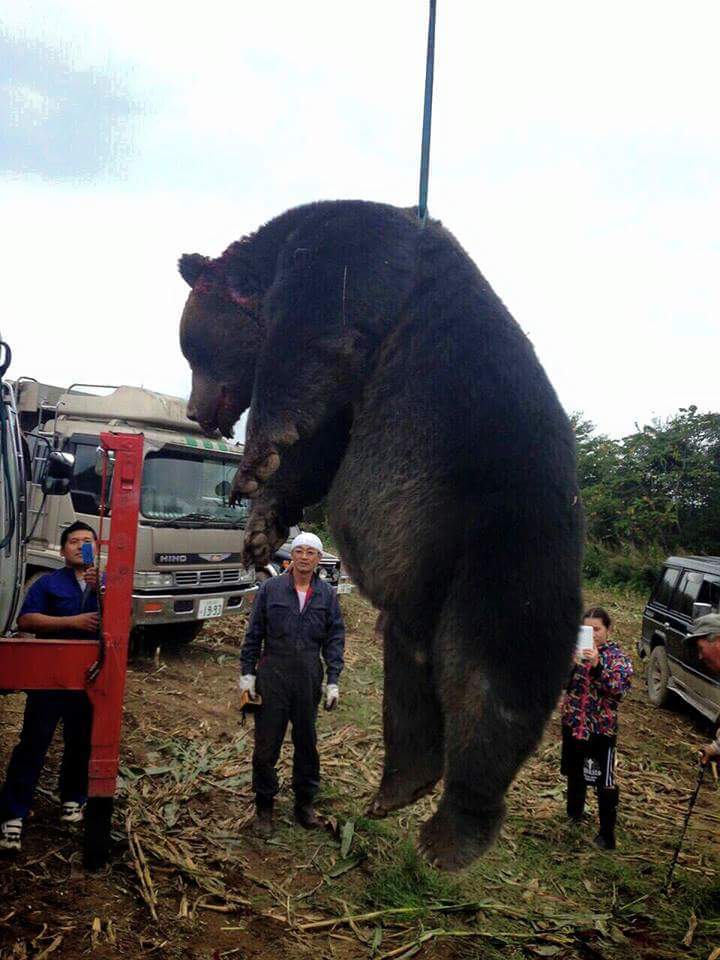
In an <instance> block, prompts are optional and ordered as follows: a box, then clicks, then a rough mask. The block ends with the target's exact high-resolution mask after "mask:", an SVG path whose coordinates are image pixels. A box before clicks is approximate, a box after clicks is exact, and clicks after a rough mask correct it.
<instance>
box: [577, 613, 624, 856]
mask: <svg viewBox="0 0 720 960" xmlns="http://www.w3.org/2000/svg"><path fill="white" fill-rule="evenodd" d="M583 624H585V625H586V626H589V627H592V630H593V644H594V648H593V650H592V651H591V652H590V653H587V654H586V655H585V656H584V657H583V658H582V659H581V660H578V661H577V662H576V664H575V666H574V667H573V669H572V672H571V674H570V682H569V683H568V687H567V691H566V693H565V697H564V698H563V702H562V738H563V742H562V761H561V766H560V770H561V772H562V773H563V774H564V775H565V776H566V777H567V781H568V788H567V812H568V817H570V819H571V820H572V821H574V822H575V823H579V822H580V821H581V820H582V818H583V812H584V809H585V794H586V791H587V787H588V785H591V786H594V787H595V789H596V790H597V797H598V811H599V814H600V832H599V833H598V835H597V836H596V837H595V843H596V844H597V845H598V846H599V847H602V848H603V849H605V850H614V849H615V824H616V821H617V807H618V800H619V791H618V788H617V786H616V784H615V747H616V742H617V725H618V724H617V710H618V704H619V703H620V700H622V698H623V696H624V695H625V694H626V693H627V691H628V690H629V689H630V680H631V678H632V675H633V668H632V663H631V662H630V660H629V658H628V657H626V656H625V654H624V653H623V652H622V650H620V648H619V647H618V646H617V645H616V644H614V643H613V642H612V640H611V639H610V631H611V621H610V616H609V614H608V612H607V611H606V610H605V609H604V608H603V607H592V608H591V609H590V610H587V611H586V612H585V614H584V616H583Z"/></svg>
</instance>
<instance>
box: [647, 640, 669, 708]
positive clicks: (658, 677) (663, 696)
mask: <svg viewBox="0 0 720 960" xmlns="http://www.w3.org/2000/svg"><path fill="white" fill-rule="evenodd" d="M645 677H646V680H647V691H648V700H649V701H650V703H653V704H655V706H656V707H662V706H664V705H665V704H666V703H667V702H668V699H669V697H670V691H669V690H668V681H669V680H670V664H669V663H668V658H667V653H666V652H665V647H663V646H662V645H658V646H657V647H653V649H652V650H651V651H650V656H649V657H648V663H647V672H646V674H645Z"/></svg>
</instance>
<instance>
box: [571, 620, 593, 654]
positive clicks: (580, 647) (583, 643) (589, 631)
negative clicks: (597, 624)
mask: <svg viewBox="0 0 720 960" xmlns="http://www.w3.org/2000/svg"><path fill="white" fill-rule="evenodd" d="M594 649H595V644H594V642H593V628H592V627H586V626H584V625H583V626H582V627H580V629H579V630H578V637H577V644H576V645H575V659H576V660H583V659H585V658H587V657H588V656H590V654H591V653H592V652H593V650H594Z"/></svg>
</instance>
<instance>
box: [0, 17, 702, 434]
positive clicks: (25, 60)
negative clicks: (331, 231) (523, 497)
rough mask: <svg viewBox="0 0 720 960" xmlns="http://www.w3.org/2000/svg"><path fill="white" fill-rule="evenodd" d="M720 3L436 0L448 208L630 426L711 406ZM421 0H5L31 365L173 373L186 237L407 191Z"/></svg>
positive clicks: (15, 295) (536, 332) (99, 378)
mask: <svg viewBox="0 0 720 960" xmlns="http://www.w3.org/2000/svg"><path fill="white" fill-rule="evenodd" d="M719 28H720V5H719V4H718V3H717V2H716V0H713V2H707V3H705V2H692V0H687V2H686V3H683V4H680V3H677V2H662V0H653V2H643V0H633V2H631V3H628V2H627V0H622V2H613V0H608V2H605V3H603V4H601V5H598V4H590V3H587V2H581V0H572V2H554V0H547V2H546V3H543V4H538V3H536V2H534V0H529V2H527V3H521V2H514V0H503V2H499V0H496V2H494V3H491V2H485V3H483V2H480V0H438V23H437V50H436V73H435V105H434V118H433V142H432V157H431V170H430V196H429V206H430V213H431V214H432V215H433V216H436V217H438V218H439V219H441V220H442V221H443V222H444V223H445V225H446V226H447V227H448V228H449V229H450V230H452V231H453V233H455V234H456V236H457V237H458V239H459V240H460V242H461V243H462V244H463V245H464V246H465V248H466V249H467V250H468V252H469V253H470V255H471V256H472V257H473V258H474V259H475V261H476V262H477V264H478V266H479V267H480V269H481V270H482V271H483V273H484V274H485V276H486V277H487V278H488V280H489V281H490V283H491V284H492V286H493V287H494V288H495V290H496V291H497V292H498V294H499V295H500V296H501V297H502V299H503V300H504V301H505V303H506V304H507V305H508V306H509V308H510V309H511V311H512V312H513V314H514V316H515V317H516V319H517V320H518V322H519V323H520V325H521V326H522V328H523V329H524V330H525V331H526V332H527V333H528V334H529V336H530V338H531V340H532V341H533V343H534V345H535V348H536V350H537V353H538V355H539V357H540V359H541V361H542V362H543V364H544V366H545V368H546V370H547V371H548V373H549V375H550V378H551V379H552V381H553V383H554V385H555V387H556V389H557V391H558V393H559V395H560V399H561V401H562V403H563V404H564V406H565V408H566V409H567V410H568V411H573V410H582V411H584V413H585V415H586V417H588V418H590V419H591V420H593V421H594V422H595V423H596V424H597V426H598V428H599V429H600V430H602V431H603V432H606V433H609V434H610V435H612V436H621V435H623V434H625V433H628V432H631V431H632V430H633V429H634V424H635V423H636V422H639V423H640V424H641V425H642V424H643V423H645V422H648V421H649V420H650V419H651V418H652V417H656V416H659V417H665V416H668V415H670V414H672V413H674V412H675V411H677V409H678V408H679V407H681V406H686V405H688V404H690V403H695V404H697V405H698V406H699V407H700V409H702V410H718V409H719V405H718V394H717V389H716V384H717V381H718V372H717V371H718V361H719V359H720V350H719V346H720V333H718V329H719V327H720V324H718V315H719V314H720V310H719V309H718V308H719V306H720V293H719V290H720V283H719V278H720V231H719V226H718V225H719V224H720V176H719V173H720V171H719V170H718V164H719V161H718V157H719V156H720V130H719V120H718V116H719V111H718V103H717V99H718V90H719V89H720V58H718V55H717V42H718V36H719V35H720V29H719ZM426 29H427V3H426V0H382V2H380V0H364V2H363V3H354V2H350V0H306V2H304V3H299V2H297V0H264V2H263V3H262V4H259V3H257V2H256V0H234V2H229V0H227V2H221V0H205V2H204V3H202V4H189V3H182V2H181V3H174V4H170V3H169V2H157V0H156V2H154V3H153V2H152V0H143V2H137V0H124V2H123V3H122V4H110V3H99V4H98V3H97V2H94V0H62V2H61V3H60V2H53V0H24V2H23V3H22V4H20V3H18V2H17V0H12V2H10V0H0V264H1V266H0V273H1V275H2V300H1V308H0V329H1V330H2V334H3V336H4V337H5V339H7V340H9V341H10V342H11V345H12V347H13V351H14V358H15V359H14V363H13V370H12V372H14V374H15V375H20V374H25V375H29V376H34V377H37V378H38V379H41V380H46V381H49V382H53V383H68V382H71V381H85V382H87V381H92V382H101V383H129V384H138V385H139V384H142V385H144V386H147V387H151V388H153V389H157V390H161V391H164V392H168V393H174V394H178V395H181V396H187V393H188V391H189V380H190V378H189V371H188V368H187V365H186V363H185V361H184V359H183V357H182V355H181V353H180V350H179V346H178V336H177V327H178V319H179V316H180V313H181V310H182V305H183V302H184V300H185V297H186V294H187V287H186V286H185V284H184V283H183V281H182V280H181V278H180V276H179V274H178V273H177V268H176V262H177V259H178V256H179V255H180V254H181V253H183V252H194V251H199V252H201V253H204V254H208V255H212V256H216V255H218V254H219V253H221V251H222V250H223V249H224V248H225V247H226V246H227V245H228V244H229V243H230V242H231V241H233V240H235V239H237V238H239V237H240V236H242V235H243V234H245V233H248V232H250V231H252V230H254V229H255V228H256V227H257V226H259V225H260V224H261V223H263V222H265V221H266V220H268V219H270V218H271V217H273V216H274V215H276V214H278V213H281V212H282V211H283V210H285V209H287V208H288V207H290V206H294V205H296V204H299V203H305V202H308V201H311V200H316V199H335V198H343V197H352V198H361V199H369V200H380V201H385V202H389V203H394V204H398V205H400V206H409V205H411V204H413V203H416V202H417V181H418V169H419V143H420V127H421V110H422V95H423V82H424V65H425V43H426Z"/></svg>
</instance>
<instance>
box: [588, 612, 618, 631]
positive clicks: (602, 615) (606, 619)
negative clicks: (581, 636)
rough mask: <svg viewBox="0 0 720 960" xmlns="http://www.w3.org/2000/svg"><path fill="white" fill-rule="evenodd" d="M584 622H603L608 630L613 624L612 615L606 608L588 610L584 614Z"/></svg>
mask: <svg viewBox="0 0 720 960" xmlns="http://www.w3.org/2000/svg"><path fill="white" fill-rule="evenodd" d="M583 620H602V622H603V626H604V627H605V629H606V630H609V629H610V624H611V623H612V620H611V619H610V614H609V613H608V612H607V610H606V609H605V607H590V609H589V610H586V611H585V613H584V614H583Z"/></svg>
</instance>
